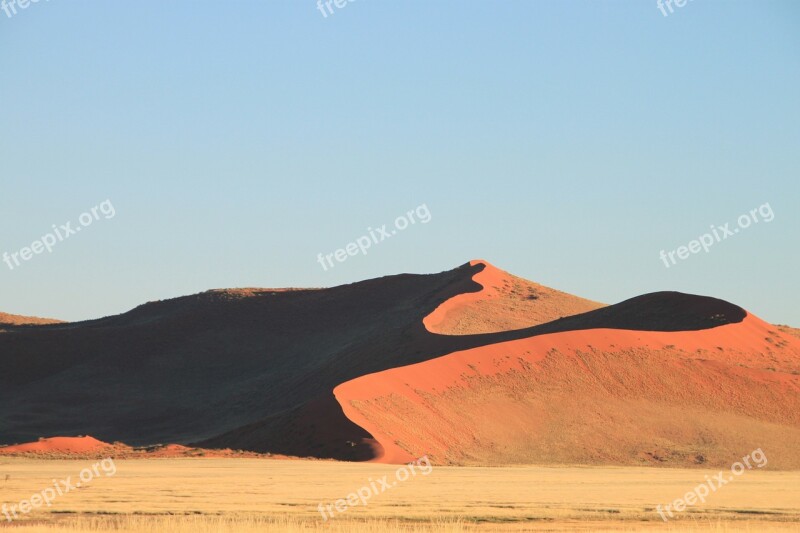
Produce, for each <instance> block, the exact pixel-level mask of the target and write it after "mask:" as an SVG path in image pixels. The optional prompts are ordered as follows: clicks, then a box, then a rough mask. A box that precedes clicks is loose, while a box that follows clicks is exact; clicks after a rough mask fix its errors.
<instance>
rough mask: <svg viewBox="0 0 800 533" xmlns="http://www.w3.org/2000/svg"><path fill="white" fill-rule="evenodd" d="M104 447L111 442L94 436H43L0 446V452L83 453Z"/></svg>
mask: <svg viewBox="0 0 800 533" xmlns="http://www.w3.org/2000/svg"><path fill="white" fill-rule="evenodd" d="M106 448H112V445H111V444H107V443H105V442H102V441H99V440H97V439H95V438H94V437H89V436H86V437H51V438H43V439H40V440H39V441H37V442H28V443H26V444H17V445H14V446H5V447H2V448H0V454H6V455H8V454H20V453H43V454H44V453H59V454H84V453H93V452H97V451H100V450H103V449H106Z"/></svg>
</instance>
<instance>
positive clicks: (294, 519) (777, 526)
mask: <svg viewBox="0 0 800 533" xmlns="http://www.w3.org/2000/svg"><path fill="white" fill-rule="evenodd" d="M91 464H92V461H66V460H65V461H42V460H33V459H19V458H13V459H8V458H6V459H2V460H0V504H2V503H6V504H9V505H10V504H14V503H17V502H19V501H20V500H23V499H28V498H30V497H31V495H33V494H34V493H37V492H40V491H41V490H42V489H45V488H47V487H49V486H52V483H53V479H65V478H66V477H67V476H72V478H73V480H74V479H75V478H76V476H77V475H78V473H79V472H80V470H81V469H82V468H85V467H86V466H89V465H91ZM116 466H117V473H116V475H115V476H113V477H100V478H98V479H95V480H94V481H92V482H91V483H90V484H88V485H87V486H85V487H81V488H80V489H77V490H76V491H74V492H70V493H68V494H65V495H63V496H60V497H58V498H57V499H56V500H55V502H54V503H53V506H52V507H51V508H49V509H44V510H37V511H34V512H32V513H31V514H29V515H26V516H25V517H24V518H22V519H20V520H17V521H15V522H13V523H12V524H7V523H6V522H5V521H4V520H2V518H3V517H2V515H0V531H3V530H4V529H5V528H8V529H9V530H10V531H14V532H15V533H16V532H19V533H37V532H48V533H56V532H59V533H79V532H91V533H97V532H100V531H118V532H157V531H158V532H160V531H168V532H170V533H184V532H185V533H189V532H192V533H194V532H197V533H205V532H208V533H211V532H217V531H219V532H223V533H225V532H231V533H233V532H242V533H254V532H256V531H267V532H270V531H286V532H290V533H291V532H294V531H297V532H299V531H303V532H313V531H320V532H323V531H333V532H340V531H341V532H345V531H347V532H351V531H352V532H358V533H362V532H363V533H369V532H375V533H378V532H380V533H390V532H400V531H402V532H406V531H430V532H442V533H444V532H448V533H449V532H460V531H564V530H569V531H641V530H645V531H655V530H659V531H698V532H699V531H704V532H706V531H711V532H726V533H727V532H739V531H747V532H753V533H755V532H761V531H800V472H785V471H781V472H771V471H769V470H764V471H760V470H753V471H748V472H746V473H745V474H743V475H742V476H741V477H738V478H736V479H735V481H732V482H731V483H729V484H728V485H726V486H725V487H722V488H720V489H719V490H718V491H717V492H714V493H712V494H711V495H710V496H709V497H708V501H707V502H706V504H705V505H698V506H696V507H693V508H691V509H690V510H689V511H687V512H684V513H681V514H680V515H679V516H676V519H675V520H673V521H670V522H669V523H666V524H665V523H664V522H663V521H662V520H661V519H660V518H659V516H658V514H657V513H656V512H655V511H654V508H655V506H656V505H658V504H665V503H669V502H671V501H672V500H675V499H676V498H679V497H682V496H683V495H684V494H685V493H686V492H687V491H689V490H691V489H692V488H693V487H694V486H696V485H697V484H699V483H701V482H703V480H704V476H705V475H706V474H708V475H714V474H715V473H716V470H714V471H712V470H697V469H653V468H634V467H626V468H616V467H574V466H565V467H502V468H485V467H434V468H433V471H432V472H431V473H430V474H429V475H427V476H425V475H422V473H420V472H418V473H417V475H416V476H412V477H411V478H410V479H409V480H408V481H405V482H399V483H398V484H397V485H396V486H394V487H392V488H391V489H389V490H387V491H386V492H384V493H382V494H379V495H377V496H373V497H372V498H371V500H370V501H369V504H368V505H367V506H363V505H359V506H355V507H352V508H351V509H349V510H348V511H347V512H345V513H343V514H339V515H337V516H336V517H335V518H333V519H329V520H327V521H324V520H323V519H322V516H321V515H320V513H319V512H318V510H317V506H318V504H319V503H323V504H328V503H333V501H335V500H337V499H339V498H346V497H347V495H348V494H349V493H351V492H355V491H357V490H358V489H359V488H360V487H362V486H364V485H366V484H367V483H368V482H369V479H370V478H372V479H378V478H381V477H382V476H384V475H388V476H389V479H390V480H391V479H393V476H394V473H395V471H396V467H395V466H391V465H379V464H351V463H336V462H328V461H276V460H264V459H202V458H197V459H152V460H119V461H116ZM6 476H8V480H6V481H4V479H5V477H6Z"/></svg>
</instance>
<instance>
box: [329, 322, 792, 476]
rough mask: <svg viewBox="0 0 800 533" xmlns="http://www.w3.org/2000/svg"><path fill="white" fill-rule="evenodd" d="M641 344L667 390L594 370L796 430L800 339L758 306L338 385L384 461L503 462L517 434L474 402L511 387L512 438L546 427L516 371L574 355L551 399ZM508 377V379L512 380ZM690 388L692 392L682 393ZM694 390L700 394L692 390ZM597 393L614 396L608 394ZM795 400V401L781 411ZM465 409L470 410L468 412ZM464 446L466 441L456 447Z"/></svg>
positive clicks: (464, 355) (440, 361)
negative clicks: (593, 360) (599, 361)
mask: <svg viewBox="0 0 800 533" xmlns="http://www.w3.org/2000/svg"><path fill="white" fill-rule="evenodd" d="M634 351H635V352H636V353H640V354H643V355H642V356H640V359H639V360H648V361H655V360H656V359H653V358H652V354H658V355H659V357H658V359H657V361H659V363H660V365H663V366H660V365H659V366H656V365H652V366H651V367H650V368H649V369H648V368H646V367H645V368H642V369H641V370H642V371H644V372H648V371H649V372H653V373H657V374H659V375H660V377H661V378H663V380H664V381H668V382H669V383H668V384H666V385H663V387H662V388H663V389H664V390H660V389H659V390H653V389H655V388H657V384H656V385H654V386H653V389H650V390H648V387H647V386H645V387H642V384H647V383H649V381H651V380H648V379H647V378H646V377H645V375H635V374H634V375H633V376H629V377H626V379H627V380H630V382H625V383H619V382H618V381H617V378H618V376H614V375H611V376H602V375H600V376H594V379H600V380H602V381H603V382H605V383H606V385H605V386H606V387H618V388H619V389H622V390H625V393H624V394H622V396H623V397H628V398H631V397H635V398H637V399H640V398H645V399H647V396H648V394H650V393H652V395H654V396H657V395H658V394H663V395H664V396H665V398H663V399H669V400H670V401H672V402H675V401H676V400H677V403H678V405H680V404H683V405H684V406H685V407H687V409H688V407H690V406H695V405H696V404H703V405H706V406H709V405H712V406H714V407H715V408H717V409H719V410H720V411H719V412H728V413H733V414H736V415H746V416H750V417H756V418H760V419H762V420H764V419H766V420H767V421H769V422H771V423H783V424H789V426H790V427H791V429H794V430H797V429H798V427H799V426H800V412H798V409H797V407H798V405H800V375H797V373H795V374H792V373H790V372H791V371H794V372H797V369H798V368H800V341H798V339H796V338H794V337H791V336H789V335H781V334H779V333H777V332H776V331H775V328H774V327H773V326H770V325H769V324H767V323H765V322H764V321H762V320H760V319H758V318H757V317H754V316H752V315H749V316H747V317H746V319H745V320H744V321H743V322H742V323H738V324H728V325H724V326H720V327H717V328H712V329H706V330H700V331H686V332H683V331H681V332H649V331H631V330H616V329H590V330H582V331H569V332H563V333H553V334H547V335H540V336H536V337H531V338H525V339H520V340H515V341H510V342H504V343H499V344H493V345H489V346H484V347H480V348H475V349H471V350H466V351H461V352H456V353H453V354H449V355H446V356H443V357H439V358H436V359H432V360H429V361H426V362H423V363H418V364H414V365H410V366H405V367H400V368H395V369H391V370H386V371H383V372H378V373H375V374H371V375H367V376H363V377H360V378H357V379H354V380H351V381H348V382H346V383H343V384H341V385H339V386H338V387H336V389H335V390H334V394H335V395H336V398H337V400H338V401H339V403H340V404H341V405H342V408H343V410H344V412H345V414H346V415H347V417H348V418H350V419H351V420H352V421H353V422H355V423H356V424H358V425H360V426H361V427H363V428H364V429H366V430H367V431H368V432H369V433H370V434H372V435H373V436H374V437H375V439H376V440H377V441H378V442H379V443H380V444H381V445H382V447H383V449H384V454H383V455H382V456H381V457H379V458H378V459H377V460H379V461H380V462H386V463H401V462H406V461H410V460H412V459H414V458H415V457H418V456H421V455H423V454H429V455H433V456H435V457H436V458H437V459H438V460H439V461H440V462H443V461H448V460H453V461H457V462H458V461H465V460H466V461H469V460H470V459H475V460H476V461H477V462H487V461H488V462H491V461H492V460H496V461H501V462H503V460H504V456H503V453H500V451H501V450H502V449H503V448H504V447H511V446H513V445H514V444H515V442H509V441H508V440H506V441H504V440H503V439H504V438H505V437H509V436H508V435H505V436H504V435H503V431H506V430H507V428H498V429H499V431H498V432H497V433H495V434H489V435H487V434H486V433H485V432H482V431H481V429H482V428H481V424H483V425H484V427H485V426H486V424H487V422H491V419H492V413H491V412H489V413H484V414H486V416H487V419H483V420H481V419H480V417H478V416H476V413H475V412H473V413H469V410H470V407H469V402H470V401H473V400H474V401H475V402H477V403H487V402H489V403H492V402H493V401H495V400H496V399H497V397H498V396H500V395H503V394H505V393H507V392H510V393H511V394H509V395H508V401H507V402H502V401H500V402H495V403H494V404H493V409H494V419H495V420H494V426H493V427H496V426H497V421H498V420H500V421H503V420H504V421H505V424H514V423H517V422H514V417H521V418H520V419H519V420H518V423H520V424H521V427H520V431H519V432H516V433H514V434H512V435H510V438H511V439H512V440H513V439H516V440H517V441H519V440H520V439H521V438H522V437H523V434H524V433H529V434H531V433H532V434H535V433H536V432H537V418H538V416H539V415H537V414H536V413H534V412H532V411H531V412H525V410H524V409H523V410H522V411H520V409H519V407H520V405H524V402H525V401H527V400H531V401H533V397H534V396H535V395H536V394H541V390H539V391H536V390H531V391H529V390H527V389H526V390H520V391H518V394H516V395H515V394H513V391H509V390H507V389H508V388H509V387H511V386H512V385H513V386H516V387H518V388H519V387H522V388H525V387H526V385H525V383H522V384H520V383H518V382H517V380H516V379H514V378H515V377H518V376H529V377H528V378H526V381H527V382H528V383H530V382H531V380H532V379H533V376H532V374H536V373H537V372H540V371H541V372H543V370H541V369H542V368H543V367H544V366H546V365H545V360H546V359H547V358H557V359H559V360H560V361H557V362H554V363H549V364H550V365H554V364H558V363H563V362H564V361H565V360H567V361H569V363H568V364H569V365H571V366H572V368H571V369H569V368H568V369H567V370H566V371H564V370H562V371H561V373H558V374H555V375H548V380H547V381H546V383H545V384H541V383H540V384H539V385H544V386H547V387H550V388H552V389H553V390H551V399H550V401H552V399H553V398H556V397H558V396H559V394H557V393H558V390H559V389H569V390H573V392H575V391H574V389H573V388H572V387H570V384H569V383H565V382H564V381H563V379H562V378H563V376H564V375H565V374H569V375H570V378H573V375H572V370H575V369H580V368H581V367H583V368H584V370H583V371H580V372H579V373H578V375H576V376H574V379H581V376H580V374H581V373H584V374H588V373H589V368H588V366H587V361H586V358H587V357H598V358H599V356H598V355H595V354H602V357H604V358H609V354H610V359H609V361H607V362H606V363H605V364H606V365H615V361H614V358H617V359H619V360H620V361H621V362H622V365H621V367H620V368H615V369H614V371H615V372H617V373H622V372H624V371H625V370H626V368H625V365H628V366H630V363H628V362H625V359H626V357H625V356H626V354H629V353H632V352H634ZM587 354H590V355H587ZM664 354H666V357H664ZM648 357H650V359H648ZM686 364H693V365H695V366H700V367H705V368H704V369H703V371H702V372H700V371H697V370H696V369H695V370H692V372H683V371H680V372H678V371H679V370H680V369H679V367H680V366H681V365H686ZM775 367H778V368H777V370H778V371H776V370H775ZM608 368H609V367H608V366H607V367H606V369H608ZM770 368H771V369H772V370H770ZM606 371H607V370H606ZM595 372H596V373H600V374H602V372H604V370H603V369H602V368H601V369H599V370H596V371H595ZM673 372H678V373H679V374H680V377H681V379H682V380H684V381H683V382H682V383H673V382H672V381H671V373H673ZM676 375H677V374H676ZM504 380H505V381H506V382H507V383H505V384H504ZM704 380H705V381H704ZM487 383H491V385H492V387H494V393H493V396H491V397H486V396H485V395H481V394H478V397H477V398H472V399H470V397H469V394H467V391H469V390H477V389H480V387H479V386H480V385H486V384H487ZM626 389H627V390H626ZM681 389H683V391H684V392H683V393H681ZM579 391H580V388H579V389H578V393H580V392H579ZM681 394H683V396H684V397H683V398H682V399H681ZM526 395H530V398H528V397H527V396H526ZM692 395H695V396H696V397H695V398H692ZM452 397H457V398H458V401H450V398H452ZM771 398H774V401H771V400H770V399H771ZM588 399H589V398H588V397H587V400H588ZM608 399H617V396H615V395H614V394H610V395H609V398H608ZM650 399H652V398H650ZM592 400H598V401H605V400H604V399H603V397H602V394H601V396H600V397H599V398H592ZM694 400H697V401H694ZM737 404H738V405H737ZM782 404H784V405H782ZM545 405H546V403H545ZM731 407H733V408H731ZM792 408H793V409H794V410H793V411H788V412H782V410H783V409H792ZM458 410H462V411H466V412H467V413H469V414H470V415H471V416H464V417H462V416H459V413H458ZM476 411H478V409H477V406H476ZM509 413H511V416H509ZM713 415H714V413H710V416H713ZM500 425H501V426H502V425H503V424H500ZM739 429H741V428H739ZM479 433H480V434H481V438H482V439H484V440H485V439H489V441H490V442H482V443H473V442H472V441H473V440H474V437H475V435H477V434H479ZM798 435H800V433H798V432H795V433H792V438H795V437H797V436H798ZM629 437H630V440H631V442H632V444H633V443H634V441H637V440H639V438H640V437H644V435H639V436H636V435H619V436H618V442H619V443H620V444H621V445H622V444H623V443H624V442H625V441H626V440H628V439H629ZM398 442H399V443H400V444H398ZM459 447H461V449H457V448H459ZM564 457H565V458H567V459H566V460H568V458H569V457H571V455H570V453H566V454H565V455H564ZM506 460H508V458H506ZM512 462H513V461H512ZM797 462H798V461H797V460H795V461H794V463H797ZM794 463H793V464H794Z"/></svg>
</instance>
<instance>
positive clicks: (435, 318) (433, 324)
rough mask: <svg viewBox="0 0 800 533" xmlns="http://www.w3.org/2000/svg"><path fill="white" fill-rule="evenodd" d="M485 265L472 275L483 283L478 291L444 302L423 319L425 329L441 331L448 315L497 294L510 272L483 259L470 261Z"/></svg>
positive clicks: (476, 280) (473, 264)
mask: <svg viewBox="0 0 800 533" xmlns="http://www.w3.org/2000/svg"><path fill="white" fill-rule="evenodd" d="M479 265H483V267H484V268H483V270H481V271H480V272H478V273H477V274H475V275H474V276H472V281H474V282H475V283H478V284H479V285H481V289H480V290H479V291H477V292H465V293H462V294H459V295H457V296H453V297H452V298H450V299H449V300H447V301H446V302H442V303H441V304H440V305H439V306H438V307H437V308H436V309H434V310H433V312H432V313H431V314H429V315H428V316H426V317H425V318H423V319H422V324H423V325H424V326H425V329H427V330H428V331H430V332H431V333H440V327H441V326H442V324H443V323H444V322H445V320H446V319H447V315H448V314H450V313H453V312H457V311H458V310H460V309H461V308H463V307H465V306H468V305H470V304H472V303H476V302H478V301H480V300H482V299H484V298H492V297H495V296H497V294H498V289H497V287H498V286H500V285H502V284H503V282H504V281H505V280H506V279H508V273H506V272H504V271H502V270H500V269H499V268H496V267H495V266H493V265H491V264H489V263H488V262H487V261H483V260H482V259H474V260H472V261H470V262H469V266H471V267H474V266H479Z"/></svg>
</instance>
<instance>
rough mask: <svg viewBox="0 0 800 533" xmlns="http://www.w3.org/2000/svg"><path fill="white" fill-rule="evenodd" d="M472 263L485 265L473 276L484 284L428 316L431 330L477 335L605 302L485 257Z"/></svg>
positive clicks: (547, 319)
mask: <svg viewBox="0 0 800 533" xmlns="http://www.w3.org/2000/svg"><path fill="white" fill-rule="evenodd" d="M469 266H471V267H476V268H480V269H481V270H480V271H479V272H477V273H476V274H475V275H474V276H473V277H472V280H473V281H474V282H475V283H477V284H479V285H480V286H481V288H480V289H479V290H478V291H475V292H464V293H461V294H458V295H456V296H453V297H452V298H450V299H448V300H447V301H445V302H443V303H442V304H441V305H439V306H438V307H437V308H436V309H435V310H434V311H433V312H432V313H430V314H429V315H428V316H426V317H425V318H424V319H423V324H424V325H425V328H426V329H427V330H428V331H430V332H431V333H439V334H442V335H474V334H478V333H496V332H500V331H510V330H515V329H522V328H526V327H530V326H536V325H538V324H544V323H546V322H551V321H553V320H557V319H559V318H562V317H564V316H570V315H577V314H580V313H584V312H586V311H591V310H593V309H598V308H600V307H603V306H604V305H605V304H601V303H598V302H593V301H591V300H586V299H584V298H579V297H577V296H573V295H571V294H567V293H565V292H561V291H557V290H555V289H551V288H550V287H545V286H544V285H540V284H538V283H534V282H532V281H528V280H526V279H523V278H520V277H517V276H514V275H512V274H509V273H508V272H506V271H504V270H500V269H499V268H497V267H495V266H494V265H492V264H491V263H489V262H488V261H484V260H483V259H475V260H472V261H470V262H469Z"/></svg>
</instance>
